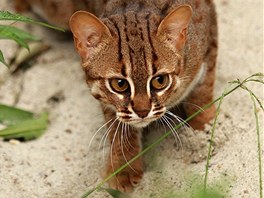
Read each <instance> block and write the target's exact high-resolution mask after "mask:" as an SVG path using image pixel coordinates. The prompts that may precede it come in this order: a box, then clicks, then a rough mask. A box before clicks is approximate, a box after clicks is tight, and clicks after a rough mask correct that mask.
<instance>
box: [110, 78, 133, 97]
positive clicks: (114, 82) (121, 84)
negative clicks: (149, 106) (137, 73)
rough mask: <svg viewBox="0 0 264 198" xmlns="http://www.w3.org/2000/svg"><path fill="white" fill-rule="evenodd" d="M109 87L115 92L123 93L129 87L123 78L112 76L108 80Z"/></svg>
mask: <svg viewBox="0 0 264 198" xmlns="http://www.w3.org/2000/svg"><path fill="white" fill-rule="evenodd" d="M110 86H111V88H112V89H113V90H114V91H115V92H117V93H123V92H125V91H127V90H128V89H129V84H128V82H127V81H126V80H124V79H118V78H114V79H111V80H110Z"/></svg>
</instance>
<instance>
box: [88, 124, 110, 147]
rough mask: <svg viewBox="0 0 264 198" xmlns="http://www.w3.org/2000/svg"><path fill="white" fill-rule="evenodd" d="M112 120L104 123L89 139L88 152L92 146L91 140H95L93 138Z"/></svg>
mask: <svg viewBox="0 0 264 198" xmlns="http://www.w3.org/2000/svg"><path fill="white" fill-rule="evenodd" d="M112 120H113V119H110V120H109V121H108V122H106V123H104V124H103V125H102V126H101V127H100V128H99V129H98V130H97V131H96V132H95V133H94V135H93V137H92V138H91V140H90V142H89V144H88V150H90V146H91V144H92V141H93V139H94V138H95V136H96V135H97V133H99V131H101V129H102V128H104V127H105V126H106V125H107V124H108V123H110V122H111V121H112Z"/></svg>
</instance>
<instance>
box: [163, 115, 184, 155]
mask: <svg viewBox="0 0 264 198" xmlns="http://www.w3.org/2000/svg"><path fill="white" fill-rule="evenodd" d="M164 118H165V120H167V123H168V124H169V127H170V128H171V130H172V133H173V134H175V136H176V137H177V139H178V140H179V143H180V147H181V155H182V157H183V144H182V141H181V138H180V136H179V134H178V133H177V131H176V129H175V128H174V127H173V126H172V125H171V123H170V121H171V122H173V124H174V125H176V123H175V122H174V121H173V120H172V119H171V118H170V117H168V116H166V114H165V115H164Z"/></svg>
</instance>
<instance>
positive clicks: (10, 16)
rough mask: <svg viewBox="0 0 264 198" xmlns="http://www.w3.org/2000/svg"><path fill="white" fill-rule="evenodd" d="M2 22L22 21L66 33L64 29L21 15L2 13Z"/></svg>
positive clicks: (0, 15) (0, 14)
mask: <svg viewBox="0 0 264 198" xmlns="http://www.w3.org/2000/svg"><path fill="white" fill-rule="evenodd" d="M0 20H5V21H6V20H11V21H21V22H26V23H34V24H38V25H41V26H45V27H48V28H51V29H55V30H58V31H62V32H64V29H62V28H59V27H56V26H53V25H49V24H47V23H43V22H39V21H35V20H33V19H31V18H28V17H25V16H23V15H20V14H12V13H10V12H8V11H0Z"/></svg>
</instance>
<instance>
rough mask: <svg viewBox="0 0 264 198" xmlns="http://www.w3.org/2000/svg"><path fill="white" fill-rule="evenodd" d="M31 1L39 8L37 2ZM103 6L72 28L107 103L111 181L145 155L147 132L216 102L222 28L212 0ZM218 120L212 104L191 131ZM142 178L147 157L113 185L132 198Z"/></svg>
mask: <svg viewBox="0 0 264 198" xmlns="http://www.w3.org/2000/svg"><path fill="white" fill-rule="evenodd" d="M17 1H19V0H17ZM39 1H41V0H39ZM27 2H29V4H30V3H31V6H32V2H33V0H32V1H31V0H27ZM35 2H36V1H35ZM47 2H59V0H57V1H56V0H50V1H47ZM65 2H66V1H65ZM69 2H75V3H76V2H80V1H69ZM98 2H99V1H98ZM73 5H74V4H73ZM98 5H99V6H98ZM63 7H64V6H63ZM73 7H74V6H73ZM75 7H76V5H75ZM77 7H78V6H77ZM98 7H100V9H95V10H93V11H91V8H92V7H91V6H89V5H88V6H84V7H82V9H86V10H89V9H90V12H87V11H77V12H75V13H74V14H73V15H72V16H71V18H70V21H69V26H70V30H71V31H72V33H73V37H74V43H75V47H76V49H77V52H78V53H79V55H80V57H81V59H82V67H83V70H84V72H85V74H86V81H87V84H88V86H89V87H90V88H91V94H92V95H93V96H94V97H95V98H96V99H97V100H99V101H100V102H101V105H102V110H103V112H104V117H105V121H106V124H105V125H107V126H108V129H107V133H106V134H105V136H108V138H109V140H110V144H111V148H110V154H109V159H108V162H107V164H106V170H105V175H106V176H107V175H109V174H111V173H113V172H114V171H115V170H117V169H118V168H119V167H120V166H122V165H123V164H125V163H126V162H127V161H128V160H130V159H131V158H133V157H134V156H135V155H137V154H138V153H139V152H140V151H141V149H142V148H141V139H140V137H141V133H142V132H143V131H144V130H147V128H146V126H148V125H149V124H151V123H153V122H155V121H157V120H160V121H161V122H164V123H167V124H168V123H169V122H170V120H169V119H174V118H176V119H181V118H178V117H176V116H177V115H175V114H176V113H175V112H176V110H177V107H178V106H179V105H182V106H183V108H184V111H185V114H186V115H187V116H189V115H191V114H193V113H194V112H195V111H197V107H198V108H199V107H203V106H204V105H206V104H207V103H209V102H211V101H212V100H213V90H214V80H215V64H216V58H217V21H216V12H215V7H214V4H213V2H212V0H133V1H132V0H108V1H101V2H99V4H97V8H98ZM65 8H66V7H65ZM67 9H68V8H67ZM65 11H66V9H65ZM74 11H75V9H68V11H67V13H70V14H72V13H73V12H74ZM91 12H92V13H91ZM94 14H96V15H97V16H95V15H94ZM44 15H45V12H44ZM46 18H47V17H46ZM57 18H60V16H57V15H55V21H56V20H57V21H59V20H58V19H57ZM66 18H67V20H68V15H67V16H66V17H65V18H64V19H63V20H66ZM50 20H51V21H52V18H50ZM59 23H61V24H64V26H67V25H66V23H65V21H63V22H59ZM214 115H215V106H214V105H212V106H211V107H210V108H208V109H206V110H205V111H203V112H202V113H201V114H199V115H198V116H196V117H195V118H193V119H192V120H191V121H189V125H190V126H191V127H193V128H194V129H198V130H203V129H204V125H205V124H206V123H208V122H209V121H210V120H211V119H212V118H213V117H214ZM169 116H172V117H173V118H168V117H169ZM142 177H143V162H142V158H139V159H137V160H136V161H134V162H133V163H131V164H129V166H128V167H127V168H125V169H124V170H123V171H122V172H120V173H118V174H117V175H116V177H114V178H112V179H111V180H110V181H109V185H110V187H112V188H115V189H118V190H121V191H124V192H130V191H132V190H133V187H134V186H136V185H137V184H139V182H140V181H141V179H142Z"/></svg>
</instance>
